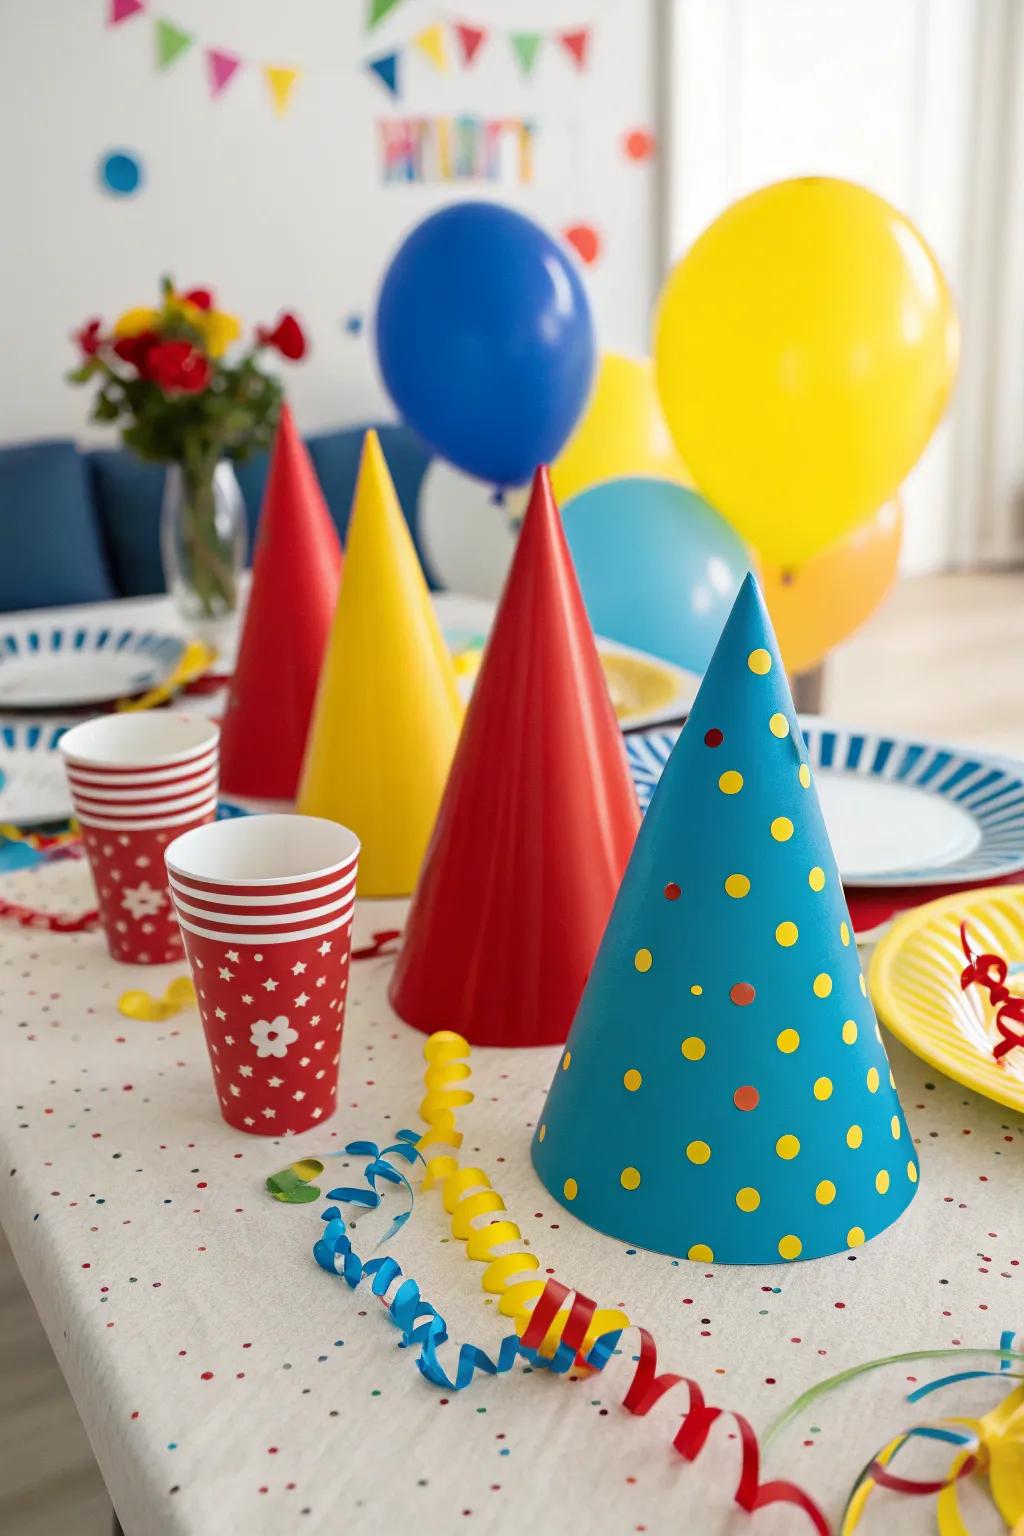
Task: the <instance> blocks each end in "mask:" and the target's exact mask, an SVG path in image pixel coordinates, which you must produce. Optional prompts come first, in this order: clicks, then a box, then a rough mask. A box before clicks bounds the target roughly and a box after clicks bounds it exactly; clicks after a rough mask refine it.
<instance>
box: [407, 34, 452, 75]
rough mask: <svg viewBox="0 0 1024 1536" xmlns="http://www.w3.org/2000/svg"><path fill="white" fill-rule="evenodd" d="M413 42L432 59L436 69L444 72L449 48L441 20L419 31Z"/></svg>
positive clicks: (446, 66)
mask: <svg viewBox="0 0 1024 1536" xmlns="http://www.w3.org/2000/svg"><path fill="white" fill-rule="evenodd" d="M413 42H414V43H415V44H416V47H417V48H418V49H419V50H420V52H421V53H422V54H424V55H425V56H426V57H427V58H428V59H429V60H430V62H431V64H433V66H434V68H435V69H439V70H441V71H442V73H443V72H444V71H445V70H447V68H448V50H447V48H446V47H445V41H444V27H443V26H442V24H441V23H440V22H439V21H438V22H435V23H434V25H433V26H432V27H427V28H425V29H424V31H422V32H419V33H417V35H416V36H415V37H414V38H413Z"/></svg>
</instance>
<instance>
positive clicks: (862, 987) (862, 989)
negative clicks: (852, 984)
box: [857, 976, 868, 997]
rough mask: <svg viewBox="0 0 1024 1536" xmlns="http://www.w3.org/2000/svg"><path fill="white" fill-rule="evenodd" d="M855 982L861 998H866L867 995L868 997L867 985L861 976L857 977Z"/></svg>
mask: <svg viewBox="0 0 1024 1536" xmlns="http://www.w3.org/2000/svg"><path fill="white" fill-rule="evenodd" d="M857 980H858V982H859V983H860V992H861V996H862V997H867V995H868V984H867V982H866V981H865V980H864V977H863V976H858V977H857Z"/></svg>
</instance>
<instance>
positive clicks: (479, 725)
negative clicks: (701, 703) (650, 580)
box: [391, 469, 639, 1045]
mask: <svg viewBox="0 0 1024 1536" xmlns="http://www.w3.org/2000/svg"><path fill="white" fill-rule="evenodd" d="M638 823H639V813H638V811H637V804H636V797H635V794H634V791H633V787H632V785H631V783H630V779H629V773H628V771H627V768H626V758H625V751H624V747H623V742H622V733H621V731H620V730H619V725H618V721H617V720H616V718H615V712H614V710H613V708H612V703H611V699H610V698H609V696H608V687H607V684H606V682H605V679H604V674H603V672H602V670H601V663H600V660H599V658H598V654H597V649H596V647H595V645H594V637H593V635H592V633H591V630H590V625H589V623H588V620H587V614H586V609H585V608H584V606H583V599H582V598H581V596H580V589H579V585H578V583H577V581H576V573H575V571H574V570H573V565H572V560H571V557H570V555H569V549H568V546H567V544H566V542H565V535H564V533H563V532H562V524H561V519H560V518H559V515H558V508H557V506H556V505H555V500H554V497H553V495H552V493H551V483H550V480H549V478H548V472H547V470H546V469H539V470H538V471H537V474H536V477H535V479H534V483H533V492H532V494H531V497H530V504H529V507H528V508H527V512H526V517H525V520H524V522H523V527H522V531H521V533H520V535H519V543H518V546H517V548H516V553H515V558H514V559H513V562H512V568H511V570H510V571H509V574H508V579H507V581H506V583H505V590H504V592H503V594H502V598H501V602H500V604H499V607H498V612H497V616H496V618H495V621H494V628H493V630H492V631H491V636H490V640H489V641H488V645H487V650H486V652H485V655H484V660H483V665H482V667H481V670H480V675H479V677H478V679H477V683H476V687H475V689H474V691H473V696H472V699H471V700H470V705H469V709H468V711H467V714H466V719H465V723H464V725H463V728H462V735H461V738H460V740H459V746H458V749H457V751H456V754H455V760H454V763H453V764H452V770H451V775H450V777H449V780H448V784H447V787H446V789H445V793H444V798H443V800H442V802H441V810H440V812H439V814H438V818H437V824H436V826H435V828H434V833H433V837H432V839H431V843H430V847H429V849H428V851H427V856H426V860H425V863H424V866H423V873H422V875H421V877H420V882H419V886H418V887H417V891H416V895H415V897H414V900H413V904H412V908H411V910H410V913H409V920H408V923H407V926H406V933H405V942H404V944H403V947H402V951H401V954H400V955H399V958H398V963H397V966H396V969H395V975H394V980H393V982H392V986H391V1001H392V1003H393V1005H394V1007H395V1009H396V1011H397V1012H398V1013H399V1014H400V1015H401V1017H402V1018H403V1019H405V1020H406V1022H407V1023H409V1024H412V1025H414V1026H415V1028H417V1029H421V1030H424V1031H425V1032H428V1033H429V1032H430V1031H431V1030H435V1029H455V1030H458V1031H459V1032H460V1033H461V1034H463V1035H465V1036H466V1038H467V1039H468V1040H470V1041H471V1042H472V1043H473V1044H474V1045H552V1044H555V1043H559V1042H561V1041H563V1040H564V1039H565V1038H566V1035H567V1034H568V1032H569V1026H570V1024H571V1023H572V1019H573V1014H574V1013H575V1011H576V1005H577V1003H578V1002H579V1000H580V994H581V993H582V991H583V986H584V983H585V981H586V979H587V974H588V972H589V970H590V966H591V962H592V961H593V958H594V955H595V953H596V951H597V946H598V943H599V941H600V938H601V934H602V933H603V931H604V926H605V923H606V922H607V920H608V914H609V912H610V911H611V907H612V902H613V901H614V898H615V893H616V891H617V890H618V887H619V882H620V880H621V878H622V872H623V870H624V869H625V867H626V861H627V860H628V858H629V855H630V851H631V850H632V847H633V840H634V838H635V836H636V831H637V826H638Z"/></svg>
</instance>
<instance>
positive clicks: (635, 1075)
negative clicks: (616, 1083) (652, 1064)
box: [622, 1067, 643, 1093]
mask: <svg viewBox="0 0 1024 1536" xmlns="http://www.w3.org/2000/svg"><path fill="white" fill-rule="evenodd" d="M622 1081H623V1084H624V1085H625V1087H626V1088H628V1089H629V1091H630V1093H636V1090H637V1089H638V1088H639V1087H640V1084H641V1083H642V1082H643V1077H642V1076H641V1075H640V1073H639V1072H638V1071H637V1070H636V1067H630V1069H629V1071H628V1072H627V1073H626V1074H625V1076H624V1077H623V1079H622Z"/></svg>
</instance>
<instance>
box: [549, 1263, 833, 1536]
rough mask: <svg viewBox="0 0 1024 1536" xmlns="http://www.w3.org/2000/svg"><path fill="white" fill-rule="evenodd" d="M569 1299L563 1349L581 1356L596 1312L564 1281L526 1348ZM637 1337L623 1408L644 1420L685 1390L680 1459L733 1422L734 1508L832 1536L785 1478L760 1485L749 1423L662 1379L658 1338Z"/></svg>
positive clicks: (693, 1389)
mask: <svg viewBox="0 0 1024 1536" xmlns="http://www.w3.org/2000/svg"><path fill="white" fill-rule="evenodd" d="M570 1295H571V1296H572V1297H573V1301H572V1303H571V1305H570V1307H569V1316H568V1318H567V1320H566V1323H565V1327H564V1328H563V1329H562V1334H561V1344H562V1345H565V1346H568V1347H569V1348H570V1349H574V1350H577V1351H578V1350H579V1349H580V1347H581V1346H582V1344H583V1341H584V1340H585V1338H586V1336H587V1329H588V1328H589V1326H590V1321H591V1319H592V1317H593V1315H594V1312H595V1310H596V1306H595V1303H594V1302H593V1301H591V1300H590V1298H589V1296H584V1295H582V1294H581V1293H580V1292H579V1291H574V1292H572V1291H570V1290H569V1287H568V1286H565V1285H563V1284H562V1283H561V1281H560V1280H549V1281H548V1282H547V1284H546V1285H545V1287H544V1290H543V1291H542V1292H541V1294H540V1296H539V1297H538V1298H537V1302H536V1305H535V1306H534V1309H533V1312H532V1314H531V1316H530V1320H529V1322H528V1323H527V1326H526V1328H525V1330H524V1332H523V1335H522V1343H523V1345H524V1346H525V1347H526V1348H527V1349H539V1348H540V1346H541V1345H542V1344H543V1342H544V1339H545V1337H546V1336H547V1333H548V1329H549V1328H550V1327H551V1325H552V1323H553V1322H554V1321H555V1318H556V1317H557V1316H558V1313H559V1312H560V1310H561V1309H562V1306H563V1304H564V1303H565V1301H566V1300H567V1298H568V1297H569V1296H570ZM637 1332H638V1333H639V1335H640V1357H639V1360H638V1362H637V1366H636V1370H635V1371H634V1373H633V1379H632V1381H631V1382H630V1384H629V1389H628V1390H627V1392H626V1395H625V1397H624V1398H623V1399H622V1405H623V1407H624V1408H626V1409H628V1411H629V1412H630V1413H632V1414H635V1415H637V1417H642V1416H643V1415H644V1414H646V1413H649V1412H650V1410H651V1409H652V1408H653V1407H654V1405H655V1403H656V1402H658V1400H659V1399H660V1398H662V1397H664V1395H665V1393H666V1392H669V1391H671V1389H672V1388H673V1387H676V1386H685V1387H686V1389H687V1392H688V1393H689V1407H688V1408H687V1410H686V1413H685V1415H684V1417H683V1422H682V1424H681V1425H680V1427H679V1429H678V1430H677V1432H676V1435H675V1438H674V1439H673V1441H672V1444H673V1446H674V1447H675V1449H676V1450H677V1451H678V1452H679V1454H680V1456H682V1457H684V1458H685V1459H686V1460H687V1461H691V1462H692V1461H696V1460H697V1458H698V1456H699V1455H700V1454H701V1452H702V1451H703V1449H704V1447H705V1445H706V1444H707V1440H708V1436H709V1434H710V1432H711V1429H712V1426H713V1425H714V1424H715V1422H716V1420H718V1419H720V1418H722V1417H728V1418H731V1419H732V1420H733V1421H734V1422H735V1424H736V1427H737V1429H738V1430H739V1436H740V1449H741V1454H742V1460H741V1463H740V1475H739V1481H738V1482H737V1484H736V1489H735V1492H734V1493H733V1499H734V1501H735V1503H737V1504H738V1505H739V1506H740V1508H741V1509H743V1510H745V1511H746V1512H747V1514H753V1512H754V1511H755V1510H757V1509H764V1508H765V1507H766V1506H767V1505H769V1504H793V1505H795V1506H796V1508H797V1509H801V1510H803V1512H804V1514H805V1515H807V1517H808V1519H809V1520H810V1521H811V1524H812V1525H813V1526H814V1529H815V1530H816V1531H817V1532H818V1536H829V1530H830V1528H829V1524H828V1521H827V1520H826V1519H825V1516H824V1515H823V1514H822V1512H821V1510H820V1509H819V1508H818V1506H817V1504H815V1502H814V1500H813V1499H812V1498H811V1497H810V1496H809V1495H808V1494H806V1493H805V1492H804V1491H803V1489H802V1488H800V1487H798V1486H797V1484H796V1483H791V1482H789V1481H787V1480H786V1479H784V1478H776V1479H774V1480H773V1481H772V1482H768V1483H762V1482H761V1481H760V1470H761V1452H760V1448H759V1446H758V1443H757V1436H756V1434H755V1433H754V1430H753V1427H752V1426H751V1424H750V1421H749V1420H748V1419H746V1418H744V1416H743V1415H742V1414H741V1413H736V1412H735V1411H734V1410H733V1409H729V1408H715V1407H713V1406H712V1405H711V1404H709V1403H707V1402H706V1401H705V1398H704V1394H703V1392H702V1391H701V1389H700V1387H699V1386H698V1384H697V1383H696V1382H695V1381H693V1380H692V1379H691V1378H690V1377H689V1376H677V1375H676V1374H675V1373H674V1372H666V1373H665V1374H664V1375H662V1376H659V1375H658V1350H657V1346H656V1344H655V1342H654V1338H653V1337H652V1335H651V1334H650V1333H648V1331H647V1329H646V1328H638V1329H637ZM580 1363H585V1362H580Z"/></svg>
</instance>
